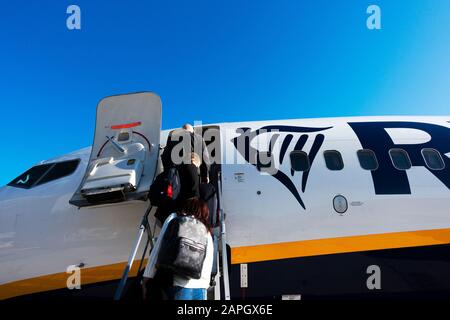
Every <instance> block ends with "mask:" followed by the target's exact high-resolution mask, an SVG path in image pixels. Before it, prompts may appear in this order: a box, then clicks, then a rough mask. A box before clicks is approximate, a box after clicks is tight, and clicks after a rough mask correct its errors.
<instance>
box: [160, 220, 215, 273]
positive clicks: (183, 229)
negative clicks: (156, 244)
mask: <svg viewBox="0 0 450 320" xmlns="http://www.w3.org/2000/svg"><path fill="white" fill-rule="evenodd" d="M207 244H208V229H207V228H206V227H205V225H204V224H203V223H202V222H201V221H199V220H197V219H196V218H194V217H192V216H178V217H176V218H175V219H173V220H172V221H171V222H170V224H169V227H168V228H167V231H166V233H165V234H164V236H163V239H162V243H161V248H160V251H159V255H158V261H157V263H156V267H157V268H158V269H160V268H162V269H170V270H172V271H173V272H174V274H176V275H179V276H182V277H186V278H191V279H200V277H201V274H202V268H203V262H204V261H205V257H206V247H207Z"/></svg>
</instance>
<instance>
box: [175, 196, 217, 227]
mask: <svg viewBox="0 0 450 320" xmlns="http://www.w3.org/2000/svg"><path fill="white" fill-rule="evenodd" d="M181 213H182V214H185V215H189V216H194V217H195V218H196V219H198V220H200V221H201V222H202V223H203V224H204V225H205V227H206V228H207V229H208V231H209V232H210V233H211V231H212V230H211V225H210V223H209V208H208V204H207V203H206V202H205V201H203V200H200V199H197V198H192V199H188V200H186V201H185V202H184V203H183V206H182V207H181Z"/></svg>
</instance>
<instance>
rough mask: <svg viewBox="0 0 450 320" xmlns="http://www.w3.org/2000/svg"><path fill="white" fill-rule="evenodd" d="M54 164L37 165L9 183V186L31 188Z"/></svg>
mask: <svg viewBox="0 0 450 320" xmlns="http://www.w3.org/2000/svg"><path fill="white" fill-rule="evenodd" d="M52 166H53V164H43V165H39V166H35V167H33V168H31V169H29V170H27V171H26V172H24V173H23V174H21V175H20V176H18V177H17V178H15V179H14V180H13V181H11V182H10V183H8V186H11V187H17V188H24V189H30V188H31V187H33V185H34V184H35V183H36V182H37V181H38V180H39V179H41V178H42V177H43V176H44V174H45V173H46V172H47V171H48V170H49V169H50V168H51V167H52Z"/></svg>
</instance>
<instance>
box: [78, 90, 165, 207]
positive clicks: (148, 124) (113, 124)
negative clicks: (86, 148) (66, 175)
mask: <svg viewBox="0 0 450 320" xmlns="http://www.w3.org/2000/svg"><path fill="white" fill-rule="evenodd" d="M161 109H162V107H161V100H160V98H159V96H157V95H156V94H154V93H149V92H142V93H132V94H124V95H116V96H111V97H106V98H104V99H102V100H101V101H100V102H99V104H98V106H97V120H96V126H95V136H94V144H93V146H92V151H91V156H90V159H89V164H88V166H87V169H86V173H85V175H84V177H83V180H82V181H81V184H80V186H79V188H78V189H77V191H76V192H75V194H74V195H73V197H72V199H71V200H70V203H71V204H73V205H75V206H78V207H86V206H92V205H99V204H105V203H115V202H121V201H127V200H146V199H147V194H148V191H149V189H150V186H151V184H152V182H153V179H154V177H155V174H156V170H157V165H158V159H159V142H160V132H161V111H162V110H161Z"/></svg>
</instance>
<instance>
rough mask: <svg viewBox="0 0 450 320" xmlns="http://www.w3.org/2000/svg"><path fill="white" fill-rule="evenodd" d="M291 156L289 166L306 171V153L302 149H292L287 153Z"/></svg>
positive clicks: (308, 164) (307, 165) (308, 165)
mask: <svg viewBox="0 0 450 320" xmlns="http://www.w3.org/2000/svg"><path fill="white" fill-rule="evenodd" d="M289 157H290V158H291V168H292V169H293V170H294V171H308V170H309V168H310V166H311V165H310V163H309V157H308V154H307V153H306V152H304V151H292V152H291V153H290V155H289Z"/></svg>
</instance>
